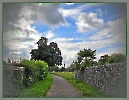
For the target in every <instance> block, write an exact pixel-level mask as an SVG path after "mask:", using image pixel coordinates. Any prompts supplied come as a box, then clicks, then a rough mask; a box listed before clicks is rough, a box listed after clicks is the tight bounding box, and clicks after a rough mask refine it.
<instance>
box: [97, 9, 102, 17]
mask: <svg viewBox="0 0 129 100" xmlns="http://www.w3.org/2000/svg"><path fill="white" fill-rule="evenodd" d="M96 11H97V12H98V13H99V15H100V16H102V14H103V12H102V10H101V9H100V8H98V9H96Z"/></svg>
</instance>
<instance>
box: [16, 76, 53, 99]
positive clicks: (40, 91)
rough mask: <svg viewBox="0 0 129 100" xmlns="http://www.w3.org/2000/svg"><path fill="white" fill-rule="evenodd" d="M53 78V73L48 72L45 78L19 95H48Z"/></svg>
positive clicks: (33, 96)
mask: <svg viewBox="0 0 129 100" xmlns="http://www.w3.org/2000/svg"><path fill="white" fill-rule="evenodd" d="M52 80H53V77H52V75H51V74H48V75H47V77H46V78H45V79H44V80H42V81H40V82H38V83H36V84H34V85H33V86H31V87H29V88H26V89H24V90H23V91H22V92H20V94H19V96H18V97H23V98H24V97H32V98H36V97H38V98H39V97H40V98H42V97H46V95H47V92H48V91H49V89H50V87H51V85H52Z"/></svg>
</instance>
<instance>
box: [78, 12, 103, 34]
mask: <svg viewBox="0 0 129 100" xmlns="http://www.w3.org/2000/svg"><path fill="white" fill-rule="evenodd" d="M103 24H104V21H103V19H100V18H98V17H97V14H96V13H81V14H80V15H79V16H78V18H77V22H76V25H77V27H78V30H79V31H80V32H87V31H90V30H96V29H100V28H102V25H103Z"/></svg>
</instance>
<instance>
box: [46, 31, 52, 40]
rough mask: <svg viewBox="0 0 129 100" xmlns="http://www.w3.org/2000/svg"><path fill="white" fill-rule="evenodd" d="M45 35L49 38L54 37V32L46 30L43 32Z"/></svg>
mask: <svg viewBox="0 0 129 100" xmlns="http://www.w3.org/2000/svg"><path fill="white" fill-rule="evenodd" d="M45 37H46V38H47V39H51V38H53V37H54V33H52V31H48V32H46V33H45Z"/></svg>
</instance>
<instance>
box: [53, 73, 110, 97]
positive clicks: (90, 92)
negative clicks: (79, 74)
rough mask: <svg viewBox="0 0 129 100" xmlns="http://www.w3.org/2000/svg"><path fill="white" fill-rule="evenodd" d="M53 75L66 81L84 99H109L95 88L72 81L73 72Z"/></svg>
mask: <svg viewBox="0 0 129 100" xmlns="http://www.w3.org/2000/svg"><path fill="white" fill-rule="evenodd" d="M54 74H56V75H59V76H61V77H63V78H64V79H66V80H68V81H69V82H70V83H71V84H72V85H73V86H74V87H76V88H77V89H78V91H79V92H80V93H81V94H82V95H83V96H84V97H89V98H91V97H92V98H96V97H98V98H99V97H101V98H102V97H109V95H107V94H106V93H104V92H103V91H100V90H99V89H98V88H95V87H93V86H91V85H89V84H86V83H84V82H81V81H79V80H76V79H74V73H73V72H54Z"/></svg>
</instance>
